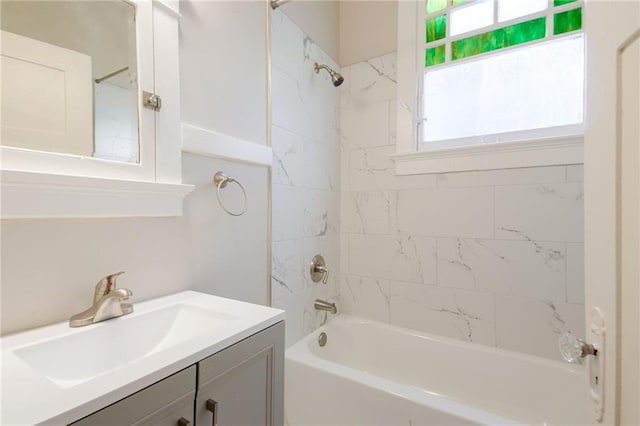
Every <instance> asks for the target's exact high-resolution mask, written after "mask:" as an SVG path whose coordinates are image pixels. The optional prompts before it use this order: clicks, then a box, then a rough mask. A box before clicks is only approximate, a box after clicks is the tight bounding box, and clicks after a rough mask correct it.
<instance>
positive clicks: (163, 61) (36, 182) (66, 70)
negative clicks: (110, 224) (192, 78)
mask: <svg viewBox="0 0 640 426" xmlns="http://www.w3.org/2000/svg"><path fill="white" fill-rule="evenodd" d="M0 7H1V10H0V17H1V19H0V27H1V28H0V30H1V31H2V34H1V37H2V38H1V39H0V48H1V49H0V52H1V53H2V56H1V60H2V63H1V66H2V81H1V83H2V84H1V90H2V100H1V104H2V105H1V106H2V115H1V117H0V128H1V132H2V134H1V136H2V139H1V140H0V192H1V193H2V203H1V204H0V217H1V218H3V219H5V218H53V217H58V218H61V217H64V218H70V217H74V218H77V217H133V216H138V217H150V216H155V217H158V216H180V215H181V214H182V201H183V199H184V197H185V196H186V195H187V194H188V193H189V192H191V190H192V189H193V186H192V185H185V184H183V183H182V172H181V158H180V151H181V125H180V78H179V77H180V74H179V69H180V64H179V44H178V31H179V19H180V2H179V1H177V0H154V1H150V0H68V1H59V0H1V1H0Z"/></svg>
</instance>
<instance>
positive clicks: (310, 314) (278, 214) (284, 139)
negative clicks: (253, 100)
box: [271, 10, 340, 345]
mask: <svg viewBox="0 0 640 426" xmlns="http://www.w3.org/2000/svg"><path fill="white" fill-rule="evenodd" d="M271 30H272V53H273V59H272V84H273V95H272V96H273V99H272V105H273V115H272V144H273V164H274V165H273V208H272V211H273V218H272V230H273V253H272V262H273V263H272V294H273V306H275V307H278V308H282V309H285V310H286V311H287V327H286V340H287V345H291V344H293V343H295V342H296V341H297V340H298V339H300V338H301V337H303V336H304V335H306V334H307V333H309V332H311V331H313V330H314V329H315V328H317V327H318V326H319V324H320V323H321V321H322V318H323V316H324V314H323V313H318V312H316V311H315V310H314V308H313V301H314V299H315V298H320V299H324V300H336V298H337V283H338V277H339V230H338V226H339V220H340V218H339V195H340V194H339V188H340V176H339V173H340V166H339V158H340V148H339V129H338V105H339V98H340V95H339V93H340V92H339V89H336V88H335V87H334V86H333V85H332V84H331V81H330V79H329V75H328V74H327V73H326V72H324V71H323V72H322V73H320V74H316V73H315V72H314V70H313V63H314V62H316V61H317V62H321V63H326V64H329V66H331V67H333V68H335V69H336V70H338V71H339V68H338V66H337V65H336V64H335V63H334V61H333V60H332V59H331V58H330V57H329V56H328V55H327V54H326V53H325V52H324V51H323V50H322V49H321V48H320V47H319V46H318V45H317V44H316V43H315V42H314V41H312V40H311V39H310V38H309V35H308V34H306V33H305V32H303V31H302V30H301V29H300V28H299V27H298V26H297V25H296V24H295V23H294V22H293V21H292V20H291V19H290V18H289V17H288V16H287V15H285V14H284V13H282V12H281V11H279V10H276V11H275V12H273V13H272V25H271ZM316 254H321V255H323V256H324V257H325V260H326V261H327V267H328V268H329V271H330V274H329V283H328V285H323V284H322V283H313V282H312V281H311V279H310V277H309V263H310V262H311V259H312V258H313V256H314V255H316Z"/></svg>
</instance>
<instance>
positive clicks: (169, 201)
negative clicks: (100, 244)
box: [0, 170, 193, 219]
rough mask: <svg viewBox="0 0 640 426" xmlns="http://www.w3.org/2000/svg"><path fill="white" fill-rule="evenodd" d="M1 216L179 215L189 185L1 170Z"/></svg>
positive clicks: (189, 187)
mask: <svg viewBox="0 0 640 426" xmlns="http://www.w3.org/2000/svg"><path fill="white" fill-rule="evenodd" d="M0 177H1V179H2V218H3V219H13V218H22V219H25V218H33V219H36V218H79V217H92V218H99V217H131V216H145V217H162V216H181V215H182V201H183V199H184V197H185V196H186V195H187V194H188V193H189V192H191V191H192V190H193V185H184V184H177V183H158V182H143V181H129V180H118V179H105V178H95V177H82V176H67V175H57V174H50V173H35V172H24V171H14V170H2V172H1V174H0Z"/></svg>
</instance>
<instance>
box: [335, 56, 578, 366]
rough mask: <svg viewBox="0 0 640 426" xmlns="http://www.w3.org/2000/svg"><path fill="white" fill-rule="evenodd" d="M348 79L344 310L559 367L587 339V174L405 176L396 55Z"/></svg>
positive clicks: (344, 101)
mask: <svg viewBox="0 0 640 426" xmlns="http://www.w3.org/2000/svg"><path fill="white" fill-rule="evenodd" d="M342 73H343V74H344V77H345V84H344V85H343V86H344V88H343V89H342V91H341V100H340V104H341V111H340V114H341V120H340V126H341V129H342V134H341V166H340V167H341V175H342V179H341V206H342V207H341V241H340V250H341V256H340V262H341V271H342V276H341V280H340V308H341V311H342V312H344V313H350V314H354V315H358V316H363V317H368V318H372V319H375V320H379V321H383V322H388V323H391V324H395V325H400V326H403V327H409V328H412V329H417V330H422V331H426V332H432V333H437V334H440V335H444V336H448V337H453V338H456V339H461V340H466V341H470V342H475V343H480V344H485V345H489V346H497V347H500V348H504V349H509V350H515V351H520V352H525V353H529V354H533V355H537V356H542V357H548V358H553V359H559V355H558V350H557V343H556V342H557V338H558V335H559V334H560V333H563V332H565V331H568V330H571V331H572V332H573V333H574V334H576V335H578V336H583V335H584V319H583V315H584V314H583V309H584V307H583V305H584V285H583V275H582V269H583V254H582V251H583V233H582V228H583V207H584V203H583V185H582V166H579V165H567V166H554V167H538V168H525V169H510V170H494V171H476V172H464V173H441V174H425V175H414V176H396V175H395V173H394V164H393V162H392V160H391V159H390V158H389V154H391V153H393V152H394V149H395V147H394V144H395V134H394V129H395V91H396V87H395V86H396V81H395V54H390V55H385V56H382V57H377V58H373V59H371V60H369V61H366V62H361V63H357V64H354V65H352V66H349V67H346V68H345V69H343V70H342Z"/></svg>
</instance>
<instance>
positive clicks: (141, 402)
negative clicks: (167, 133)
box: [72, 365, 196, 426]
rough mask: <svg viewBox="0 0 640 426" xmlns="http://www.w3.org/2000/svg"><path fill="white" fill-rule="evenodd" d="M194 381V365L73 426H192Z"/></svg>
mask: <svg viewBox="0 0 640 426" xmlns="http://www.w3.org/2000/svg"><path fill="white" fill-rule="evenodd" d="M195 381H196V366H195V365H192V366H191V367H189V368H186V369H184V370H182V371H180V372H178V373H176V374H173V375H171V376H169V377H167V378H166V379H164V380H161V381H159V382H158V383H155V384H153V385H151V386H149V387H147V388H145V389H142V390H141V391H139V392H136V393H134V394H133V395H131V396H128V397H127V398H125V399H123V400H120V401H118V402H116V403H114V404H112V405H110V406H108V407H106V408H103V409H102V410H100V411H98V412H95V413H93V414H91V415H89V416H87V417H85V418H83V419H81V420H79V421H77V422H75V423H72V424H73V425H74V426H114V425H132V426H147V425H148V426H151V425H153V426H178V425H179V426H188V425H193V399H194V398H195V393H196V390H195V387H194V383H195ZM186 422H189V423H186Z"/></svg>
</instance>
